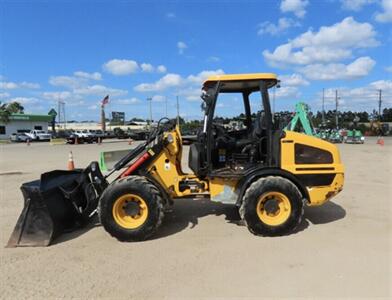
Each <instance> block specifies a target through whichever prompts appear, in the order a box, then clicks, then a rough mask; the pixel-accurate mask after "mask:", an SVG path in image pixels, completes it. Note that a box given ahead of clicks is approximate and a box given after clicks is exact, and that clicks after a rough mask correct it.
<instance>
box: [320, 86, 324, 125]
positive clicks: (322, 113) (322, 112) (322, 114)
mask: <svg viewBox="0 0 392 300" xmlns="http://www.w3.org/2000/svg"><path fill="white" fill-rule="evenodd" d="M324 103H325V89H324V88H323V107H322V111H321V120H322V124H325V108H324Z"/></svg>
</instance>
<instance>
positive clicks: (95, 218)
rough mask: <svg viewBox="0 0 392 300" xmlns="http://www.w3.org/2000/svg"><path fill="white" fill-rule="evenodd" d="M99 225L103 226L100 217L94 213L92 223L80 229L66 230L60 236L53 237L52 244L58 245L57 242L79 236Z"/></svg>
mask: <svg viewBox="0 0 392 300" xmlns="http://www.w3.org/2000/svg"><path fill="white" fill-rule="evenodd" d="M98 226H101V224H100V222H99V218H98V216H97V215H94V216H93V217H92V218H91V221H90V223H88V224H87V225H86V226H85V227H82V228H78V229H75V230H73V231H69V232H64V233H63V234H61V235H60V236H58V237H56V238H55V239H53V241H52V243H51V245H56V244H60V243H63V242H67V241H70V240H73V239H76V238H78V237H79V236H81V235H83V234H85V233H87V232H88V231H90V230H91V229H93V228H94V227H98ZM102 230H103V228H102Z"/></svg>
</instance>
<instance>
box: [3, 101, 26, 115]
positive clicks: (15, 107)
mask: <svg viewBox="0 0 392 300" xmlns="http://www.w3.org/2000/svg"><path fill="white" fill-rule="evenodd" d="M7 110H8V111H9V112H10V113H11V114H23V113H24V107H23V106H22V105H21V104H20V103H19V102H11V103H8V104H7Z"/></svg>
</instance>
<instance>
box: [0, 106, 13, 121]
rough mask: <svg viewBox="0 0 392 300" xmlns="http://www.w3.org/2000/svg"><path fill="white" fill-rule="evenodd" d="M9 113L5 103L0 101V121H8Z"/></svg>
mask: <svg viewBox="0 0 392 300" xmlns="http://www.w3.org/2000/svg"><path fill="white" fill-rule="evenodd" d="M10 115H11V113H10V112H9V111H8V110H7V104H6V103H1V102H0V123H8V122H9V120H10Z"/></svg>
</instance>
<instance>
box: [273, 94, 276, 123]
mask: <svg viewBox="0 0 392 300" xmlns="http://www.w3.org/2000/svg"><path fill="white" fill-rule="evenodd" d="M275 94H276V86H274V91H273V94H272V120H273V119H274V116H275Z"/></svg>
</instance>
